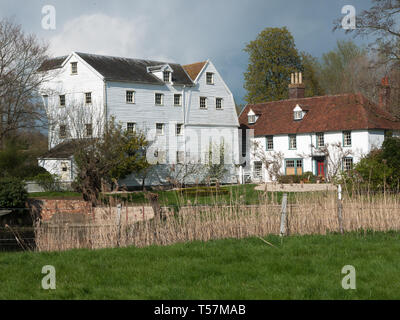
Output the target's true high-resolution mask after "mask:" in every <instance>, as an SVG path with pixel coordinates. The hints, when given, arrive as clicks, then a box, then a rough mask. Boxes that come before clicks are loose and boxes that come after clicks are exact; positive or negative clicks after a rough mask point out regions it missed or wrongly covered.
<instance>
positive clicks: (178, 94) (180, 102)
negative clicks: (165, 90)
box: [174, 93, 182, 107]
mask: <svg viewBox="0 0 400 320" xmlns="http://www.w3.org/2000/svg"><path fill="white" fill-rule="evenodd" d="M176 97H179V104H176V103H175V102H176V100H175V98H176ZM174 106H176V107H180V106H182V94H181V93H175V94H174Z"/></svg>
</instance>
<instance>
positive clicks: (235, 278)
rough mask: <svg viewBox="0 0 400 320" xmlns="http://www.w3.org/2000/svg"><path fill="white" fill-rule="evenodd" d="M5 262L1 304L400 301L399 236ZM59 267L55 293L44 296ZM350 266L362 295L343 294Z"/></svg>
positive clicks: (33, 256) (246, 242)
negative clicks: (46, 279)
mask: <svg viewBox="0 0 400 320" xmlns="http://www.w3.org/2000/svg"><path fill="white" fill-rule="evenodd" d="M265 239H266V240H267V241H269V242H271V243H273V244H274V245H276V248H275V247H272V246H270V245H268V244H266V243H265V242H263V241H261V240H260V239H258V238H249V239H243V240H233V239H227V240H217V241H210V242H192V243H184V244H175V245H172V246H168V247H147V248H133V247H130V248H119V249H102V250H96V251H90V250H72V251H67V252H54V253H3V254H1V255H0V283H1V286H0V299H399V298H400V271H399V264H400V256H399V251H400V236H399V233H395V232H391V233H367V234H366V235H364V234H363V233H349V234H345V235H343V236H341V235H334V234H331V235H327V236H291V237H288V238H285V239H284V240H283V243H281V242H280V239H279V237H276V236H269V237H267V238H265ZM44 265H53V266H54V267H55V268H56V272H57V274H56V277H57V289H56V290H43V289H41V279H42V277H43V276H44V275H42V274H41V269H42V267H43V266H44ZM345 265H353V266H354V267H355V269H356V272H357V282H356V284H357V289H356V290H344V289H343V288H342V287H341V281H342V278H343V277H344V275H342V274H341V270H342V268H343V266H345Z"/></svg>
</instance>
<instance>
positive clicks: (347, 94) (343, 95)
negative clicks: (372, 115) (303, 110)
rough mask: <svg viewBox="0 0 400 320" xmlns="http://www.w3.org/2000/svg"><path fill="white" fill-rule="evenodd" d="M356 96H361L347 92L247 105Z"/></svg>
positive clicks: (254, 104)
mask: <svg viewBox="0 0 400 320" xmlns="http://www.w3.org/2000/svg"><path fill="white" fill-rule="evenodd" d="M358 94H361V93H353V92H349V93H338V94H327V95H323V96H312V97H305V98H291V99H282V100H273V101H266V102H258V103H253V104H249V106H256V105H265V104H270V103H280V102H286V101H292V100H293V101H297V100H312V99H317V98H327V97H345V96H354V95H358ZM361 95H362V94H361Z"/></svg>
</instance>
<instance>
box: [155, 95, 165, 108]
mask: <svg viewBox="0 0 400 320" xmlns="http://www.w3.org/2000/svg"><path fill="white" fill-rule="evenodd" d="M158 94H159V95H160V97H161V103H159V104H158V103H157V95H158ZM154 104H155V105H156V106H163V105H164V93H160V92H156V93H155V94H154Z"/></svg>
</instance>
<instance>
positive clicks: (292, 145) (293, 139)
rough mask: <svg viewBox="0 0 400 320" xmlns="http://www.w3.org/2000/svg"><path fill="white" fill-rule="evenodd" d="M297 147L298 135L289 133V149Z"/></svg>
mask: <svg viewBox="0 0 400 320" xmlns="http://www.w3.org/2000/svg"><path fill="white" fill-rule="evenodd" d="M293 142H294V143H293ZM296 149H297V135H295V134H289V150H296Z"/></svg>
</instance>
